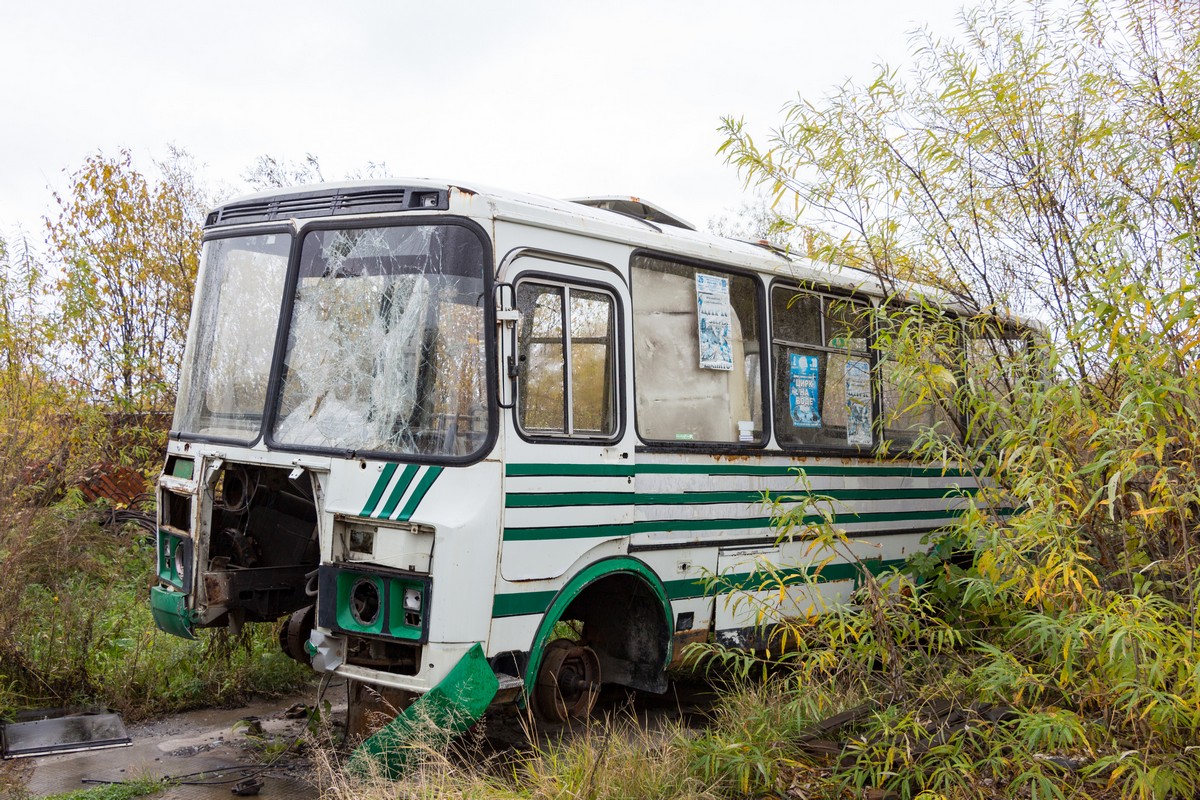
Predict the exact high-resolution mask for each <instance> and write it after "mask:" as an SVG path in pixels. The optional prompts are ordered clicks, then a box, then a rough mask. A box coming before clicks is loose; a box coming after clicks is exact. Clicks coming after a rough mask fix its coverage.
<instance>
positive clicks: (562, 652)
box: [533, 639, 600, 723]
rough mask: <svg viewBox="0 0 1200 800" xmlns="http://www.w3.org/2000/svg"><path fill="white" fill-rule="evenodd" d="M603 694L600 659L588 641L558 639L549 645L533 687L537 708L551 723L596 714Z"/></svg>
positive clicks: (535, 709)
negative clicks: (593, 710) (593, 709)
mask: <svg viewBox="0 0 1200 800" xmlns="http://www.w3.org/2000/svg"><path fill="white" fill-rule="evenodd" d="M599 694H600V659H599V658H597V657H596V651H594V650H592V648H590V647H588V646H587V645H586V644H582V643H580V642H575V641H572V640H570V639H555V640H554V641H552V642H550V643H549V644H547V645H546V652H545V654H544V655H543V656H542V664H541V667H539V669H538V674H537V681H536V682H535V683H534V689H533V710H534V713H536V714H537V716H538V717H539V718H541V719H543V720H545V721H547V722H556V723H561V722H566V721H567V720H568V719H579V718H582V717H586V716H588V714H590V713H592V708H593V707H594V706H595V705H596V698H597V697H598V696H599Z"/></svg>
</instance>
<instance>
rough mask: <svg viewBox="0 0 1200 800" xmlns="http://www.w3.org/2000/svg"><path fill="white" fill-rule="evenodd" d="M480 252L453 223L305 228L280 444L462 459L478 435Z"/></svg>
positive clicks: (481, 430) (483, 411) (481, 415)
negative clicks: (326, 228) (380, 226)
mask: <svg viewBox="0 0 1200 800" xmlns="http://www.w3.org/2000/svg"><path fill="white" fill-rule="evenodd" d="M483 276H484V248H483V245H482V242H481V241H480V239H479V237H478V236H477V235H476V234H475V233H473V232H472V231H471V230H470V229H468V228H466V227H463V226H461V225H404V226H395V227H387V228H353V229H338V230H317V231H310V232H309V233H307V234H306V235H305V237H304V243H303V248H302V250H301V254H300V265H299V280H298V281H297V284H296V294H295V298H294V307H293V311H292V316H291V323H290V325H289V328H288V339H287V352H286V355H285V356H284V364H283V370H282V376H281V377H282V380H281V382H280V386H279V396H278V398H277V400H276V402H277V403H278V411H277V414H276V416H275V424H274V429H273V431H272V438H273V440H274V442H275V444H277V445H280V446H285V447H286V446H288V445H294V446H304V447H319V448H331V449H337V450H348V451H356V452H372V451H373V452H386V453H397V454H413V455H432V456H447V457H464V456H469V455H471V454H472V453H474V452H476V451H477V450H479V448H480V447H482V446H483V443H484V441H485V439H486V438H487V426H488V407H487V396H486V394H485V387H486V380H485V379H486V369H485V363H486V362H485V351H484V299H485V297H484V277H483Z"/></svg>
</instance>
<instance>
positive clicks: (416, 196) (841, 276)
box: [206, 178, 1039, 327]
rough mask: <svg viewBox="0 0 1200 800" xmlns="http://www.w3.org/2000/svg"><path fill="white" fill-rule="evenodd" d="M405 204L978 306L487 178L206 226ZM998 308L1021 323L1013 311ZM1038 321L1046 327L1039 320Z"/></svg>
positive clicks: (275, 196) (213, 219)
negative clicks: (483, 181)
mask: <svg viewBox="0 0 1200 800" xmlns="http://www.w3.org/2000/svg"><path fill="white" fill-rule="evenodd" d="M396 211H442V212H448V213H453V214H466V215H469V216H475V217H487V218H492V219H496V220H501V221H508V222H515V223H523V224H528V225H533V226H536V227H541V228H549V229H553V230H559V231H563V232H568V233H577V234H582V235H585V236H591V237H594V238H599V239H604V240H608V241H615V242H621V243H624V244H628V245H630V246H631V247H635V248H640V249H645V250H649V251H653V252H657V253H662V254H670V255H676V256H681V257H688V258H693V259H696V260H700V261H711V262H714V263H716V264H721V265H726V266H733V267H741V268H746V269H752V270H754V271H756V272H761V273H767V274H771V275H776V276H779V277H784V278H790V279H792V280H796V281H798V282H803V283H811V284H815V285H817V286H822V285H823V286H828V287H830V288H833V289H839V290H842V291H852V292H862V293H864V294H868V295H871V296H874V297H885V296H887V297H890V296H897V295H899V296H901V297H903V298H905V299H911V300H916V299H918V298H927V299H928V300H930V301H932V302H934V303H936V304H938V305H939V306H941V307H943V308H948V309H951V310H955V311H958V312H960V313H962V312H968V313H969V312H970V309H966V308H963V307H961V306H960V305H959V304H958V303H956V302H954V300H953V299H952V298H951V297H950V296H949V295H947V293H946V292H945V291H944V290H941V289H938V288H936V287H931V286H928V285H922V284H917V283H915V282H904V283H903V284H899V285H897V286H895V287H887V286H885V285H884V284H883V283H882V282H881V280H880V279H879V278H878V277H877V276H876V275H875V274H874V273H872V272H870V271H867V270H863V269H858V268H854V267H847V266H842V265H838V264H832V263H828V262H818V261H815V260H813V259H810V258H807V257H805V256H802V255H798V254H794V253H790V252H787V251H786V250H785V249H782V248H778V247H774V246H772V245H770V244H769V243H767V242H757V243H756V242H747V241H742V240H738V239H730V238H726V237H722V236H718V235H716V234H712V233H708V232H705V231H698V230H695V229H694V228H692V227H691V226H690V224H689V223H687V222H685V221H683V220H682V219H681V218H679V217H678V216H676V215H674V214H671V213H670V212H668V211H666V210H664V209H662V208H661V207H659V206H656V205H654V204H653V203H650V202H648V201H645V200H642V199H641V198H639V197H636V196H616V197H614V196H602V197H585V198H580V199H578V200H560V199H556V198H552V197H545V196H542V195H535V194H525V193H520V192H514V191H509V190H505V189H497V188H495V187H490V186H486V185H483V184H475V183H467V182H459V181H446V180H431V179H427V178H388V179H376V180H363V181H341V182H329V183H317V184H309V185H304V186H291V187H281V188H278V189H272V190H269V191H263V192H256V193H253V194H249V195H243V196H241V197H236V198H234V199H232V200H229V201H227V202H226V203H222V204H221V205H219V206H217V207H216V208H214V209H213V210H212V211H211V212H210V213H209V214H208V216H207V219H206V228H217V227H224V226H228V225H237V224H248V223H252V222H265V221H276V222H279V221H284V220H289V219H297V218H313V217H324V216H330V215H363V214H377V213H394V212H396ZM993 313H994V312H993ZM996 316H1000V317H1004V318H1008V319H1010V321H1013V322H1019V321H1020V320H1018V319H1017V318H1016V317H1015V316H1014V315H1011V314H997V315H996ZM1024 324H1028V323H1027V322H1026V323H1024ZM1033 327H1039V326H1038V325H1037V324H1036V323H1034V325H1033Z"/></svg>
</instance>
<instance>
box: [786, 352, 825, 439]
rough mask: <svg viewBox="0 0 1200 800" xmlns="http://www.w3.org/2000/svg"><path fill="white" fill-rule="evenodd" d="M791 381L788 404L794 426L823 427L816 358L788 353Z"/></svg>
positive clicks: (818, 369) (818, 368)
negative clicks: (818, 398) (818, 395)
mask: <svg viewBox="0 0 1200 800" xmlns="http://www.w3.org/2000/svg"><path fill="white" fill-rule="evenodd" d="M788 367H789V370H790V377H791V381H790V382H789V388H788V403H789V405H790V406H791V409H792V424H793V425H795V426H796V427H797V428H819V427H821V407H820V405H818V401H817V386H818V385H819V381H818V378H819V377H820V367H819V365H818V363H817V357H816V356H802V355H800V354H799V353H788Z"/></svg>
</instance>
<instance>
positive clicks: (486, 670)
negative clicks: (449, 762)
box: [350, 644, 500, 780]
mask: <svg viewBox="0 0 1200 800" xmlns="http://www.w3.org/2000/svg"><path fill="white" fill-rule="evenodd" d="M499 688H500V683H499V681H497V680H496V674H495V673H494V672H492V668H491V666H490V665H489V664H488V662H487V658H486V657H485V656H484V654H483V647H481V646H480V645H478V644H476V645H475V646H474V647H472V648H471V649H470V650H468V651H467V653H466V655H464V656H463V657H462V658H461V659H459V661H458V663H457V664H455V665H454V668H453V669H452V670H450V672H449V673H447V675H446V677H445V678H443V679H442V681H441V683H439V684H438V685H437V686H435V687H433V688H432V689H430V690H429V691H428V692H426V693H425V694H423V695H421V697H419V698H418V699H417V701H416V702H414V703H413V704H412V705H411V706H409V707H408V708H406V709H405V710H404V711H403V712H401V713H400V715H399V716H397V717H396V718H395V719H394V720H392V721H391V722H389V723H388V724H387V725H385V726H384V727H383V728H381V729H380V730H379V731H378V732H376V733H375V734H374V735H373V736H371V737H370V738H368V739H366V740H365V741H363V743H362V744H360V745H359V746H358V748H357V749H356V750H355V751H354V753H353V754H352V755H351V756H350V770H351V772H353V773H355V774H357V775H360V776H366V775H371V774H378V775H382V776H383V777H385V778H387V779H388V780H396V779H398V778H399V777H400V776H401V775H403V774H404V770H405V768H406V767H407V766H408V764H409V761H410V760H411V758H412V756H413V754H415V753H419V752H420V751H422V750H424V749H426V748H429V749H434V750H440V749H441V747H442V746H443V745H445V743H446V742H448V741H449V740H450V739H451V738H452V737H454V736H455V735H457V734H459V733H462V732H463V731H465V730H466V729H467V728H469V727H471V726H472V725H474V724H475V723H476V722H477V721H478V720H479V718H480V717H482V716H483V712H485V711H487V707H488V706H489V705H490V704H491V702H492V698H494V697H495V696H496V691H497V690H498V689H499Z"/></svg>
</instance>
